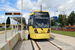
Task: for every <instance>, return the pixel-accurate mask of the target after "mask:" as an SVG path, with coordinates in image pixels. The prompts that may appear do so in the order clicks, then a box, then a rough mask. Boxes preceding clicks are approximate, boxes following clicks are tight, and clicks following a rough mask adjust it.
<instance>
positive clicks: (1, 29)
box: [0, 28, 11, 31]
mask: <svg viewBox="0 0 75 50" xmlns="http://www.w3.org/2000/svg"><path fill="white" fill-rule="evenodd" d="M4 30H5V28H2V29H0V31H4ZM6 30H11V28H6Z"/></svg>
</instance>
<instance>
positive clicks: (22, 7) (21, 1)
mask: <svg viewBox="0 0 75 50" xmlns="http://www.w3.org/2000/svg"><path fill="white" fill-rule="evenodd" d="M22 10H23V0H21V36H22V30H23V25H22V13H23V12H22Z"/></svg>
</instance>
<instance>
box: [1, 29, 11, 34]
mask: <svg viewBox="0 0 75 50" xmlns="http://www.w3.org/2000/svg"><path fill="white" fill-rule="evenodd" d="M8 31H11V30H7V31H6V32H8ZM3 33H5V31H4V32H1V33H0V34H3Z"/></svg>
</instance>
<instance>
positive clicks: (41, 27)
mask: <svg viewBox="0 0 75 50" xmlns="http://www.w3.org/2000/svg"><path fill="white" fill-rule="evenodd" d="M35 24H36V25H37V26H39V25H38V24H37V23H35ZM39 28H41V29H42V30H43V28H42V27H40V26H39Z"/></svg>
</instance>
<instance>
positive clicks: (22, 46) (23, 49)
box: [13, 40, 33, 50]
mask: <svg viewBox="0 0 75 50" xmlns="http://www.w3.org/2000/svg"><path fill="white" fill-rule="evenodd" d="M13 50H33V48H32V44H31V41H30V40H27V41H26V40H25V41H19V42H18V43H17V45H16V46H15V48H14V49H13Z"/></svg>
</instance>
